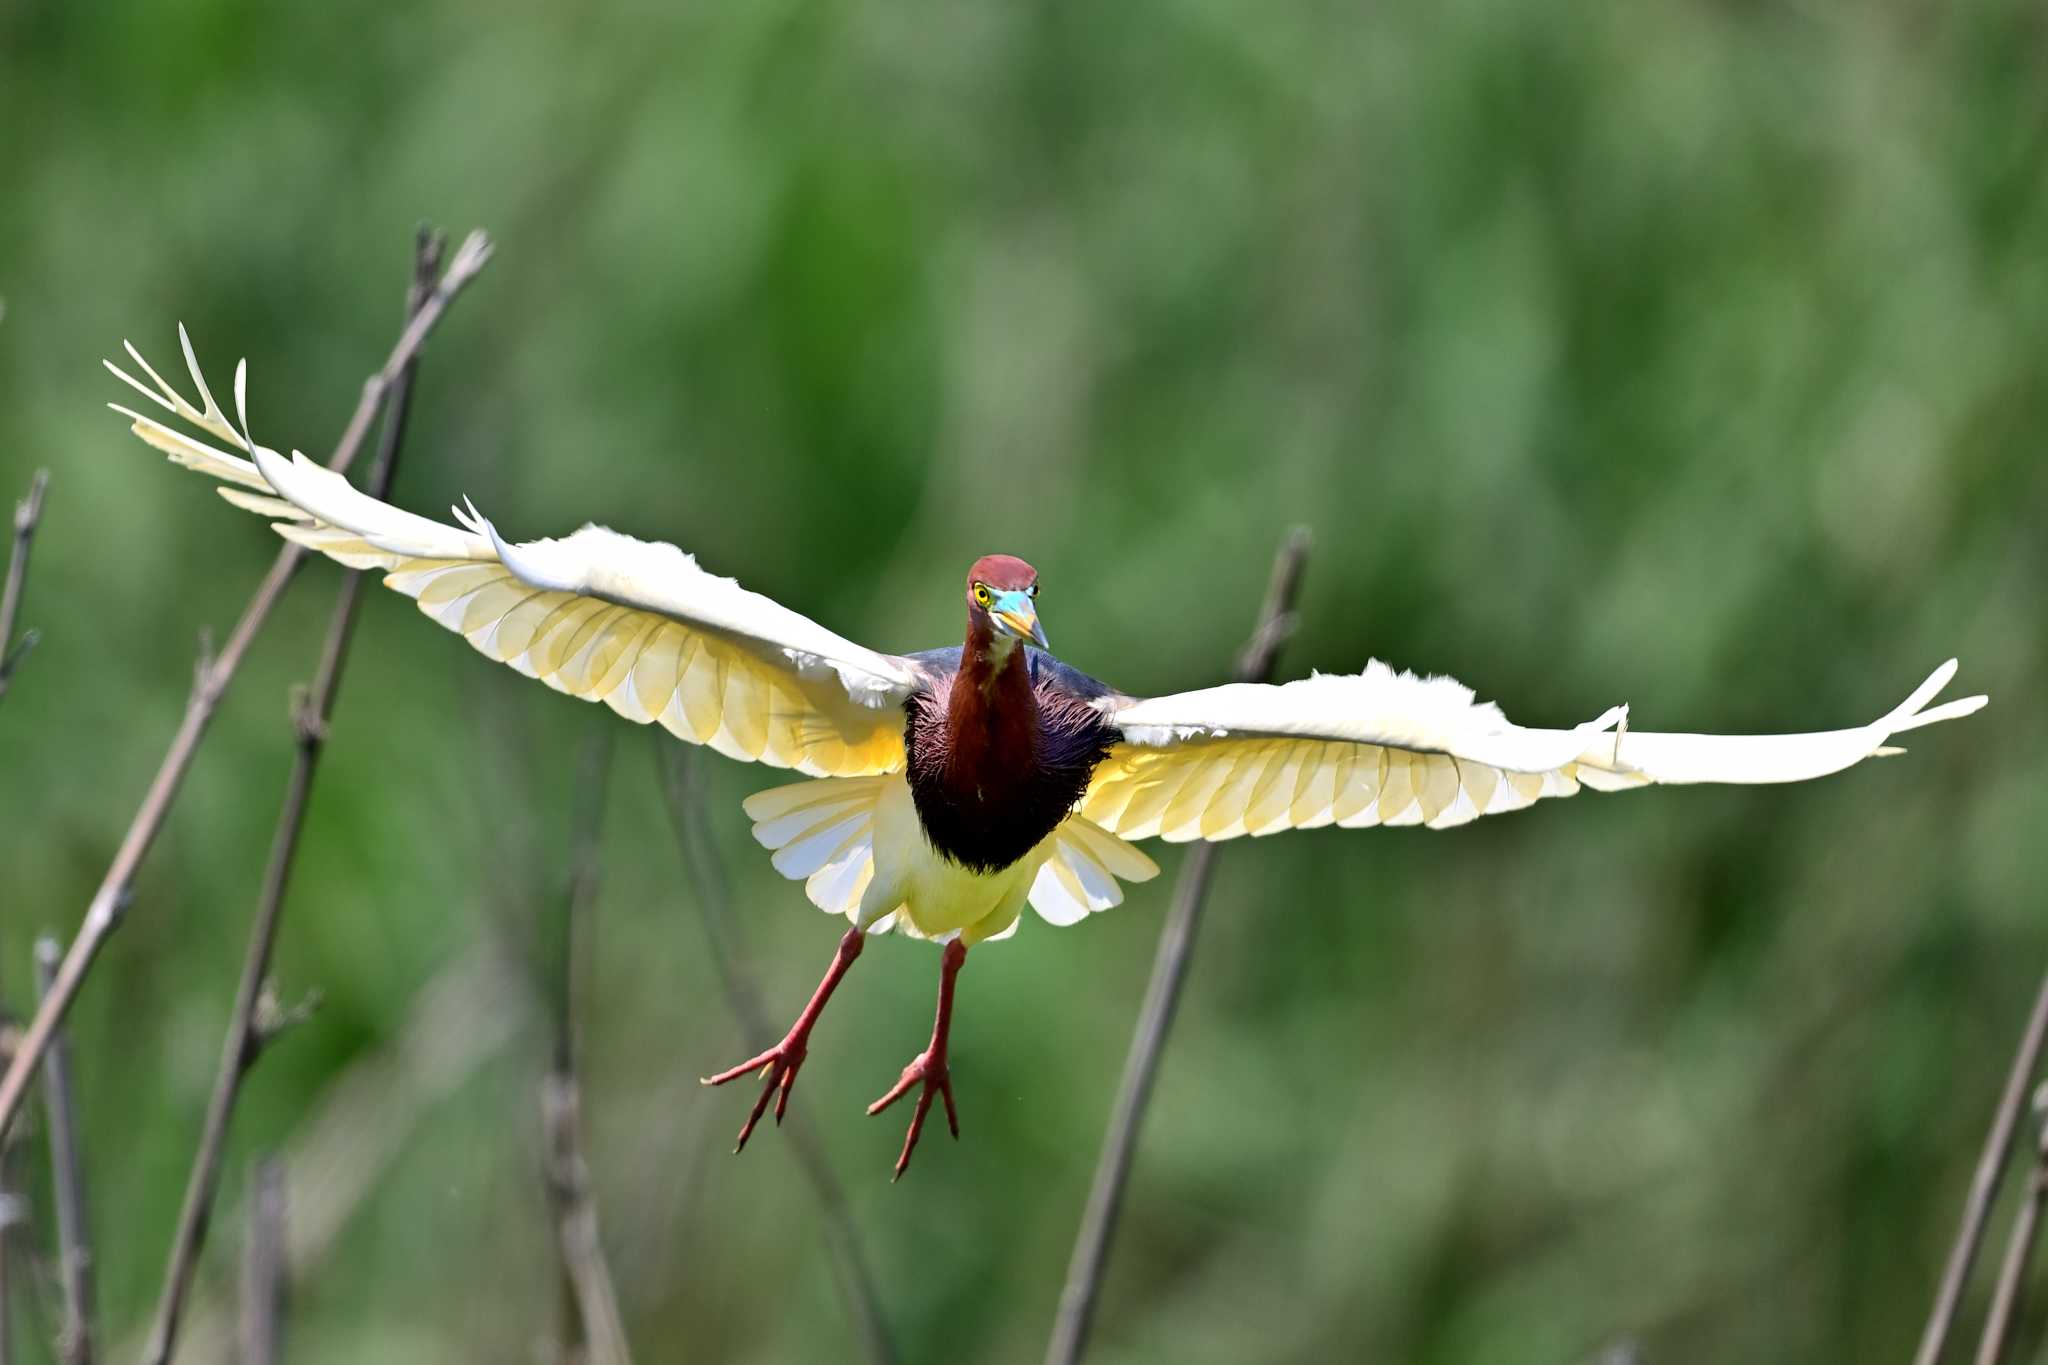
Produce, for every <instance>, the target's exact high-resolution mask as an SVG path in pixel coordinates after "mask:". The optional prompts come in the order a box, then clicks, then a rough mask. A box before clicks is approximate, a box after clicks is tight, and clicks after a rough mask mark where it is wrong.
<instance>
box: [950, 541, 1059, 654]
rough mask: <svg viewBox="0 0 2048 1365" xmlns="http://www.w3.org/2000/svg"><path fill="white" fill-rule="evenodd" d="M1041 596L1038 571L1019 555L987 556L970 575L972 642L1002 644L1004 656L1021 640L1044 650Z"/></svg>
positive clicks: (978, 560)
mask: <svg viewBox="0 0 2048 1365" xmlns="http://www.w3.org/2000/svg"><path fill="white" fill-rule="evenodd" d="M1037 596H1038V570H1036V569H1034V568H1032V567H1031V566H1030V565H1029V564H1026V563H1025V562H1024V561H1023V560H1021V559H1019V558H1017V557H1016V556H1015V555H983V556H982V557H981V558H980V559H977V560H975V561H974V567H973V568H971V569H969V570H968V571H967V634H968V638H969V639H970V640H976V639H979V640H985V641H1001V642H1002V646H1003V647H1002V651H1001V652H1003V653H1007V652H1008V648H1007V646H1008V645H1009V644H1010V643H1013V642H1015V641H1017V640H1030V641H1032V642H1034V643H1035V644H1037V645H1038V647H1039V648H1040V649H1044V648H1045V647H1046V644H1045V630H1044V628H1043V627H1041V626H1040V625H1039V624H1038V607H1037V604H1036V601H1035V599H1036V598H1037Z"/></svg>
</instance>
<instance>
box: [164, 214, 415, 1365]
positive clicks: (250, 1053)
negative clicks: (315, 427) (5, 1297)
mask: <svg viewBox="0 0 2048 1365" xmlns="http://www.w3.org/2000/svg"><path fill="white" fill-rule="evenodd" d="M442 247H443V242H442V239H441V238H440V236H439V235H438V234H435V233H429V232H426V231H425V230H422V231H421V233H420V235H419V238H418V241H417V244H416V246H415V250H414V257H413V276H412V284H411V285H410V287H409V288H408V290H407V295H406V316H407V318H408V319H409V320H410V321H411V322H415V323H416V322H417V320H418V317H419V314H420V312H421V310H422V309H423V308H424V307H425V305H426V300H427V299H428V298H429V297H431V294H430V291H431V289H432V287H433V280H434V276H435V275H436V273H437V272H438V271H439V269H440V264H441V252H442ZM412 330H413V329H412V327H411V326H408V328H407V332H408V334H410V333H411V331H412ZM413 374H414V364H413V363H412V362H408V363H407V364H406V365H405V366H403V367H401V369H400V370H399V372H398V375H397V378H396V380H395V381H394V382H393V383H392V385H391V387H390V390H389V399H390V402H389V408H388V411H387V413H386V416H385V421H384V436H383V439H382V441H381V442H380V443H379V445H378V450H377V457H376V460H375V462H374V463H373V464H372V465H371V468H370V476H369V479H368V481H367V488H368V491H369V494H370V496H372V497H375V498H381V497H383V496H384V494H385V492H386V491H387V490H388V489H389V488H390V486H391V476H392V473H393V470H394V469H395V467H396V466H397V463H398V452H399V448H400V446H401V444H402V443H403V442H404V440H405V424H406V417H407V415H408V413H409V410H410V408H411V402H412V382H413ZM362 583H363V580H362V575H361V574H360V573H351V574H349V575H348V576H347V577H346V578H345V579H343V580H342V584H341V590H340V592H339V594H338V595H337V596H336V598H335V603H334V613H333V615H332V616H331V617H330V618H329V620H328V626H327V639H326V642H325V643H324V644H323V645H322V646H321V650H320V663H319V668H318V671H317V672H316V673H315V674H314V677H313V682H312V685H311V686H310V687H309V688H308V689H307V691H306V693H305V694H304V695H303V696H301V697H299V698H298V699H297V701H296V704H295V705H294V707H293V714H292V729H293V733H294V735H295V736H296V738H297V743H298V749H297V755H296V757H295V758H294V760H293V763H292V773H291V779H290V781H289V782H288V783H287V785H286V788H285V798H284V807H283V809H282V810H281V811H280V812H279V814H278V818H277V831H276V833H275V834H274V835H273V836H272V840H271V847H270V862H269V865H268V866H267V867H266V868H265V870H264V874H263V890H262V894H261V896H260V898H259V899H258V901H257V906H256V917H255V921H254V923H253V924H252V926H251V928H250V931H249V943H248V946H247V948H246V949H245V950H244V954H243V960H242V975H241V979H240V980H239V981H238V982H237V983H236V986H235V1002H234V1008H233V1012H232V1014H231V1015H230V1017H229V1021H228V1031H227V1038H226V1041H225V1042H224V1043H223V1045H222V1047H221V1058H220V1068H219V1070H218V1072H217V1073H216V1074H215V1077H214V1083H213V1093H212V1095H211V1096H210V1097H209V1098H208V1100H207V1105H206V1125H205V1128H204V1130H203V1132H202V1134H201V1137H200V1140H199V1150H198V1152H197V1154H196V1155H195V1156H194V1157H193V1160H192V1171H191V1174H190V1175H189V1176H188V1177H187V1180H186V1184H185V1199H184V1204H183V1206H182V1207H181V1208H180V1209H179V1212H178V1227H177V1231H176V1233H175V1234H173V1237H172V1241H171V1255H170V1264H169V1266H168V1267H167V1268H166V1270H165V1272H164V1286H163V1290H162V1292H161V1295H160V1297H159V1298H158V1301H157V1311H156V1326H155V1328H154V1329H153V1330H152V1331H151V1333H150V1338H149V1345H148V1347H147V1348H145V1350H144V1351H143V1356H142V1358H143V1360H144V1361H145V1362H146V1363H147V1365H164V1363H165V1362H167V1361H169V1360H170V1359H171V1356H172V1353H173V1352H174V1351H175V1350H176V1348H177V1338H178V1321H179V1318H180V1316H181V1315H182V1312H183V1309H184V1305H185V1299H186V1296H187V1295H188V1294H189V1293H190V1292H191V1289H192V1276H193V1273H194V1272H195V1271H196V1270H197V1269H198V1266H199V1253H200V1251H201V1250H203V1249H204V1248H205V1245H206V1232H207V1225H208V1222H209V1220H210V1218H211V1215H212V1211H213V1199H214V1193H215V1191H216V1190H217V1188H218V1187H219V1184H220V1164H221V1157H222V1154H223V1153H224V1151H225V1149H226V1146H227V1137H228V1128H229V1126H230V1123H231V1121H232V1119H233V1116H234V1110H235V1101H236V1100H237V1099H239V1098H240V1096H241V1089H242V1078H243V1077H244V1076H246V1075H247V1074H248V1071H249V1068H250V1067H252V1066H253V1065H255V1062H256V1059H257V1058H258V1057H259V1056H260V1055H261V1054H262V1052H263V1048H264V1046H265V1045H266V1043H267V1042H268V1041H269V1038H268V1036H267V1035H266V1032H265V1030H263V1029H262V1028H261V1027H260V1022H261V1021H260V1019H259V1016H260V1014H261V1012H262V1004H263V1000H264V982H265V980H266V979H267V978H268V976H269V974H270V957H271V953H272V951H273V949H274V948H275V947H276V944H277V929H278V921H279V919H280V918H281V917H282V915H283V911H284V893H285V889H286V887H287V886H288V885H289V884H290V881H291V872H292V860H293V858H294V856H295V855H296V854H297V852H298V846H299V834H300V832H301V830H303V829H304V827H305V822H306V807H307V803H308V802H309V800H310V799H311V797H312V791H313V778H314V775H315V773H316V772H317V771H318V770H319V766H320V755H321V752H322V750H323V749H324V747H325V745H326V741H327V724H328V720H329V718H330V717H331V716H332V715H333V712H334V698H335V694H336V693H337V692H338V691H339V690H340V688H341V674H342V669H343V666H344V665H345V664H346V663H347V660H348V647H349V641H350V640H351V639H353V638H354V633H355V620H356V609H357V606H358V604H359V603H360V601H361V597H362Z"/></svg>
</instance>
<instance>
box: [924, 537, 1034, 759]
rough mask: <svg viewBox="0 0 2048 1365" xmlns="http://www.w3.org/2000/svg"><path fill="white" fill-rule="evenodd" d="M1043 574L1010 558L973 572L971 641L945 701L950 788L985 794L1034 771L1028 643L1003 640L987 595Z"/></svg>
mask: <svg viewBox="0 0 2048 1365" xmlns="http://www.w3.org/2000/svg"><path fill="white" fill-rule="evenodd" d="M1037 578H1038V572H1037V570H1035V569H1033V568H1032V567H1031V566H1030V565H1029V564H1026V563H1025V562H1024V561H1023V560H1021V559H1017V558H1014V557H1013V556H1010V555H984V556H983V557H982V558H980V559H977V560H976V561H974V567H973V568H972V569H969V570H968V572H967V639H966V642H965V643H964V644H963V645H962V646H961V648H960V672H959V674H958V676H956V677H955V678H954V679H953V688H952V695H951V696H950V697H949V698H948V699H947V702H948V704H947V707H946V730H947V732H948V736H949V739H950V741H951V742H950V743H949V744H948V745H947V750H948V754H947V757H948V760H949V761H948V762H947V764H946V768H947V778H948V783H947V785H948V786H952V787H954V788H956V789H957V790H961V791H963V792H964V791H969V790H978V791H986V790H988V789H989V788H990V787H991V786H998V785H1001V784H1002V783H1003V782H1004V779H1005V778H1006V777H1008V778H1011V779H1014V778H1016V777H1019V776H1022V775H1024V774H1026V773H1029V772H1030V771H1031V768H1032V765H1033V763H1034V762H1035V761H1036V760H1037V757H1038V725H1037V717H1038V702H1037V698H1036V697H1034V696H1033V695H1032V690H1031V669H1030V663H1029V660H1028V659H1027V657H1026V655H1025V652H1024V646H1023V643H1022V642H1021V641H1019V640H1017V639H1015V638H1013V637H1004V638H1001V639H998V637H997V634H996V623H995V618H993V617H992V616H990V615H989V612H988V602H987V601H986V600H985V599H986V598H987V596H988V593H989V592H991V591H994V592H1004V591H1010V590H1013V589H1018V588H1026V587H1029V586H1030V585H1031V584H1032V583H1034V582H1036V581H1037Z"/></svg>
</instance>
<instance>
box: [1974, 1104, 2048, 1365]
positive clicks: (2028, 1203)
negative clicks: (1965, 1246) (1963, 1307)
mask: <svg viewBox="0 0 2048 1365" xmlns="http://www.w3.org/2000/svg"><path fill="white" fill-rule="evenodd" d="M2044 1109H2048V1086H2043V1087H2042V1088H2041V1089H2040V1090H2038V1091H2036V1092H2035V1093H2034V1119H2035V1123H2036V1127H2037V1131H2036V1134H2035V1138H2034V1159H2033V1161H2032V1162H2031V1163H2029V1168H2028V1171H2027V1185H2026V1188H2025V1189H2024V1190H2022V1191H2021V1193H2020V1206H2019V1209H2018V1211H2017V1212H2015V1213H2014V1214H2013V1216H2012V1232H2011V1233H2010V1234H2009V1235H2008V1236H2007V1238H2006V1243H2005V1260H2004V1261H2003V1262H2002V1263H2001V1264H2000V1265H1999V1267H1998V1284H1997V1286H1996V1287H1995V1288H1993V1290H1992V1291H1991V1311H1990V1312H1989V1313H1988V1314H1986V1316H1985V1319H1984V1335H1983V1337H1982V1338H1981V1339H1980V1340H1979V1341H1978V1343H1977V1365H1998V1362H1999V1361H2000V1360H2002V1359H2004V1357H2005V1346H2006V1341H2007V1339H2008V1338H2009V1337H2010V1336H2011V1335H2012V1325H2013V1322H2014V1320H2015V1319H2016V1318H2017V1317H2018V1316H2019V1304H2020V1286H2021V1284H2022V1283H2024V1282H2025V1280H2026V1278H2027V1263H2028V1262H2029V1261H2031V1260H2032V1259H2033V1256H2034V1240H2035V1238H2036V1237H2037V1236H2039V1234H2040V1231H2041V1208H2042V1205H2043V1204H2048V1113H2044Z"/></svg>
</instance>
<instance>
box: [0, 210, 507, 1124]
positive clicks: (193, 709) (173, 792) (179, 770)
mask: <svg viewBox="0 0 2048 1365" xmlns="http://www.w3.org/2000/svg"><path fill="white" fill-rule="evenodd" d="M489 259H490V243H489V241H488V239H487V238H485V237H484V235H483V234H482V233H472V234H471V235H470V237H469V239H468V240H467V241H465V242H464V243H463V244H462V247H461V249H460V250H458V251H457V252H456V254H455V259H454V261H453V262H451V263H450V265H449V267H448V270H447V272H446V273H445V274H443V275H442V277H441V282H440V283H439V284H438V285H436V286H435V288H434V292H433V294H432V295H431V296H429V298H428V299H427V302H426V305H425V306H424V307H422V308H421V309H420V310H419V312H418V313H416V314H414V315H413V316H412V318H411V320H410V323H409V325H408V326H407V327H406V329H405V331H404V333H403V334H402V335H401V336H400V337H399V340H398V344H397V346H395V347H394V348H393V349H392V352H391V355H390V357H389V358H388V359H387V360H386V361H385V363H384V367H383V368H382V369H380V370H379V371H378V372H377V373H376V374H375V375H374V376H372V377H371V380H370V382H369V383H368V384H366V385H364V386H363V396H362V399H361V400H360V401H359V402H358V404H357V406H356V411H355V415H354V416H353V417H351V418H350V419H349V425H348V429H347V431H345V432H344V433H343V435H342V439H341V442H340V444H339V445H338V446H337V447H336V448H335V452H334V456H333V458H332V459H330V460H329V461H328V462H327V463H328V467H329V468H330V469H334V470H337V471H339V470H345V469H347V468H348V466H349V465H350V464H352V463H353V462H354V460H355V457H356V452H357V451H358V450H359V449H361V446H362V440H363V435H364V433H366V432H367V431H368V430H369V425H370V419H371V417H372V416H374V415H375V413H376V411H377V409H378V408H379V407H380V406H382V402H383V399H384V397H385V395H386V393H387V392H388V391H389V389H390V387H391V384H392V383H393V382H395V380H396V378H397V376H398V375H399V374H400V373H402V372H403V371H404V369H405V367H406V366H407V365H408V364H410V363H411V361H412V359H413V357H414V356H416V355H417V354H418V353H419V349H420V347H421V346H422V345H423V344H424V343H425V341H426V338H427V334H428V333H429V332H430V331H431V330H432V326H433V323H434V322H436V321H438V320H439V319H440V317H441V315H442V314H443V313H444V312H445V311H446V310H447V307H448V304H449V303H451V302H452V301H453V300H454V298H455V296H456V295H457V294H458V293H459V292H460V291H461V290H462V288H463V286H464V285H466V284H468V283H469V281H470V280H472V279H474V278H475V276H476V273H477V271H479V270H481V269H482V268H483V264H484V262H485V261H487V260H489ZM304 558H305V551H304V550H302V549H301V548H300V547H299V546H297V545H286V546H285V547H284V548H283V549H282V550H280V551H278V555H277V558H276V559H275V560H273V561H272V563H271V566H270V571H269V572H268V573H266V574H265V575H264V577H263V581H262V582H261V583H260V584H259V585H257V588H256V592H255V595H254V596H252V597H251V598H250V599H249V604H248V605H247V606H246V607H244V608H243V610H242V616H241V619H240V620H239V621H237V622H236V623H235V629H234V632H233V633H232V634H230V635H229V636H228V642H227V646H226V648H224V649H223V650H221V652H220V654H219V656H218V657H216V658H213V659H212V660H211V661H210V662H209V663H208V665H207V667H206V668H205V669H204V670H203V671H202V673H201V676H200V678H199V681H198V685H197V686H195V687H194V688H193V692H192V697H191V699H190V700H189V701H188V702H187V703H186V706H185V717H184V720H183V721H182V722H180V724H179V726H178V732H177V734H175V735H174V736H172V738H171V745H170V748H169V749H168V750H166V751H165V753H164V759H163V763H162V765H161V766H160V767H159V768H158V769H157V774H156V777H155V779H154V780H153V781H152V782H151V783H150V786H149V792H148V794H147V795H145V796H144V797H143V800H142V806H141V808H140V809H139V810H137V811H136V813H135V819H134V821H133V822H132V823H130V825H129V826H128V833H127V835H126V836H125V837H124V838H123V839H122V840H121V847H120V850H119V851H118V852H117V853H115V855H114V861H113V864H112V865H111V866H110V867H108V869H107V875H106V876H105V878H103V879H102V880H101V882H100V887H99V890H98V891H97V892H95V893H94V894H93V898H92V904H91V905H90V906H88V907H87V909H86V912H85V920H84V922H83V923H82V924H81V925H80V926H79V929H78V934H77V936H76V937H75V938H73V939H72V940H71V947H70V949H69V950H68V951H67V952H66V953H65V954H64V961H63V964H62V965H61V966H60V967H59V968H58V969H57V980H56V983H55V985H54V986H53V987H52V988H51V991H50V994H49V995H48V996H46V997H44V999H43V1002H42V1004H41V1006H40V1007H39V1008H38V1009H37V1010H36V1015H35V1019H34V1020H33V1021H32V1022H31V1023H30V1024H29V1027H28V1033H27V1036H26V1037H25V1038H24V1039H23V1040H22V1046H21V1051H20V1052H19V1054H18V1055H16V1057H15V1058H14V1060H13V1062H12V1063H11V1064H10V1065H9V1066H8V1068H7V1074H6V1076H5V1077H4V1078H0V1133H5V1132H6V1131H7V1129H8V1128H10V1127H12V1126H13V1123H14V1116H15V1114H16V1112H17V1111H18V1110H19V1109H20V1108H21V1101H22V1097H23V1095H24V1094H25V1093H26V1092H27V1090H28V1083H29V1078H30V1077H31V1076H33V1075H34V1074H35V1070H36V1067H37V1066H38V1065H40V1064H41V1062H42V1059H43V1053H44V1050H45V1049H47V1048H48V1047H49V1045H50V1035H51V1034H52V1033H54V1032H55V1030H56V1028H57V1025H58V1024H60V1023H62V1022H63V1020H64V1015H65V1014H66V1013H67V1012H68V1011H69V1010H70V1008H71V1004H72V1002H73V1001H74V1000H76V999H77V998H78V991H79V988H80V987H81V986H82V985H84V983H85V976H86V973H87V972H89V971H90V970H91V969H92V964H93V962H94V960H95V959H96V958H97V957H98V956H99V951H100V949H101V947H103V946H104V945H105V943H106V941H107V938H108V937H109V936H110V935H111V934H112V933H113V932H114V930H115V929H116V928H118V927H119V926H120V922H121V917H122V914H123V913H124V912H125V910H126V909H127V905H128V896H129V888H130V886H131V885H132V884H133V882H134V880H135V873H136V870H137V869H138V868H140V867H141V865H142V860H143V858H144V857H145V856H147V855H148V853H149V849H150V845H151V844H153V843H155V842H156V836H157V834H158V832H159V831H160V830H162V828H163V824H164V819H165V817H166V816H167V815H168V814H169V813H170V809H171V803H172V802H173V801H174V800H175V799H176V798H177V795H178V788H179V786H180V784H181V783H183V781H184V779H185V773H186V771H187V770H188V769H190V767H191V766H192V760H193V757H194V756H195V755H196V754H197V753H198V750H199V743H200V741H201V740H202V739H203V738H204V737H205V735H206V729H207V726H208V725H209V724H210V723H211V722H212V720H213V714H214V711H215V710H216V709H217V708H218V707H219V705H220V699H221V697H222V695H223V694H224V693H225V692H226V691H227V688H228V684H229V683H231V682H233V681H234V677H235V673H236V670H238V669H239V668H240V667H241V663H242V658H243V656H244V655H245V654H246V653H247V652H248V649H249V645H250V643H251V642H252V641H253V640H254V639H255V638H256V634H257V632H258V631H259V630H261V629H262V628H263V623H264V622H265V621H266V620H268V619H269V617H270V611H271V608H272V607H274V606H276V605H277V601H278V598H279V597H281V596H282V595H283V593H284V590H285V588H286V587H287V586H288V585H289V584H290V582H291V579H292V575H293V574H294V573H295V572H297V570H298V567H299V564H300V563H301V561H302V560H303V559H304Z"/></svg>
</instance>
